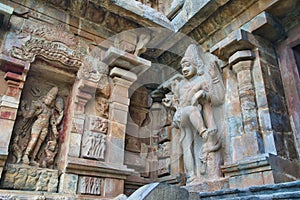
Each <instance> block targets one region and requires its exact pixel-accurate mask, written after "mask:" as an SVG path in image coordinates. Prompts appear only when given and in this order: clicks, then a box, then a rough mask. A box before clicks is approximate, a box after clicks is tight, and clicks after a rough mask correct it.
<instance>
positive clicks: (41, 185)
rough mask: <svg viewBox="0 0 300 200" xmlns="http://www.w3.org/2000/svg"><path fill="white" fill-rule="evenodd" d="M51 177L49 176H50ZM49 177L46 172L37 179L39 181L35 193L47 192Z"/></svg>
mask: <svg viewBox="0 0 300 200" xmlns="http://www.w3.org/2000/svg"><path fill="white" fill-rule="evenodd" d="M50 176H51V175H50ZM49 180H50V177H49V175H48V172H47V171H43V172H42V173H41V175H40V177H39V180H38V182H37V184H36V189H35V190H36V191H47V190H48V182H49Z"/></svg>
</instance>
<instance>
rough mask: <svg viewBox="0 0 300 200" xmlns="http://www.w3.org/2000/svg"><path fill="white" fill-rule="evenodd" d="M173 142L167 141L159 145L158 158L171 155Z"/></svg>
mask: <svg viewBox="0 0 300 200" xmlns="http://www.w3.org/2000/svg"><path fill="white" fill-rule="evenodd" d="M170 150H171V143H170V142H165V143H163V144H159V145H158V151H157V156H158V158H166V157H170V156H171V151H170Z"/></svg>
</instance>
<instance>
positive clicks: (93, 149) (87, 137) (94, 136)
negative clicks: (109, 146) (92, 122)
mask: <svg viewBox="0 0 300 200" xmlns="http://www.w3.org/2000/svg"><path fill="white" fill-rule="evenodd" d="M105 151H106V135H104V134H102V133H94V132H89V131H86V132H85V133H84V137H83V140H82V147H81V156H82V157H84V158H92V159H97V160H104V159H105Z"/></svg>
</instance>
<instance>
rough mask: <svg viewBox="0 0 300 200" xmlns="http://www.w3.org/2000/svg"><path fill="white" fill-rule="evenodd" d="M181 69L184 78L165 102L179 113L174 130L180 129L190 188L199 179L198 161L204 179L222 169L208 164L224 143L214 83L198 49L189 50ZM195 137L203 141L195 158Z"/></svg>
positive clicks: (172, 84)
mask: <svg viewBox="0 0 300 200" xmlns="http://www.w3.org/2000/svg"><path fill="white" fill-rule="evenodd" d="M181 66H182V73H183V77H181V76H177V77H175V78H174V79H173V81H172V83H171V86H170V87H171V90H172V92H173V96H172V95H169V96H167V97H166V98H165V99H164V100H163V102H164V103H165V105H166V106H169V107H170V106H171V107H173V108H175V109H176V112H175V114H174V117H173V126H174V127H176V128H179V129H180V134H181V144H180V145H181V148H182V152H183V162H184V169H185V173H186V177H187V184H191V183H192V181H194V180H195V179H196V177H197V172H196V170H197V168H196V161H195V159H197V158H200V165H201V166H200V174H201V175H205V174H207V173H208V171H207V170H210V168H218V167H219V166H207V160H208V159H209V157H210V156H211V154H213V153H214V152H216V151H218V150H219V149H220V147H221V142H220V139H219V136H218V134H217V126H216V124H215V121H214V117H213V113H212V108H211V99H212V98H213V97H212V87H213V81H212V78H211V76H210V75H209V73H208V69H207V68H206V66H205V65H204V64H203V62H202V60H201V58H200V56H199V55H198V50H197V47H196V45H190V46H189V47H188V49H187V50H186V52H185V55H184V57H183V59H182V60H181ZM196 133H198V134H199V135H200V136H201V138H202V140H203V146H202V149H201V152H200V155H194V147H193V140H194V137H195V134H196ZM218 170H219V169H218Z"/></svg>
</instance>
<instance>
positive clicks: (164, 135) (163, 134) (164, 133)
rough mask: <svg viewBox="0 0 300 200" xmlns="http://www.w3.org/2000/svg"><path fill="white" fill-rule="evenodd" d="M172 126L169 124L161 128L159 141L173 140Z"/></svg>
mask: <svg viewBox="0 0 300 200" xmlns="http://www.w3.org/2000/svg"><path fill="white" fill-rule="evenodd" d="M172 128H173V127H172V126H167V127H164V128H162V129H160V132H159V134H158V142H159V143H162V142H165V141H170V140H171V135H172Z"/></svg>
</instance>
